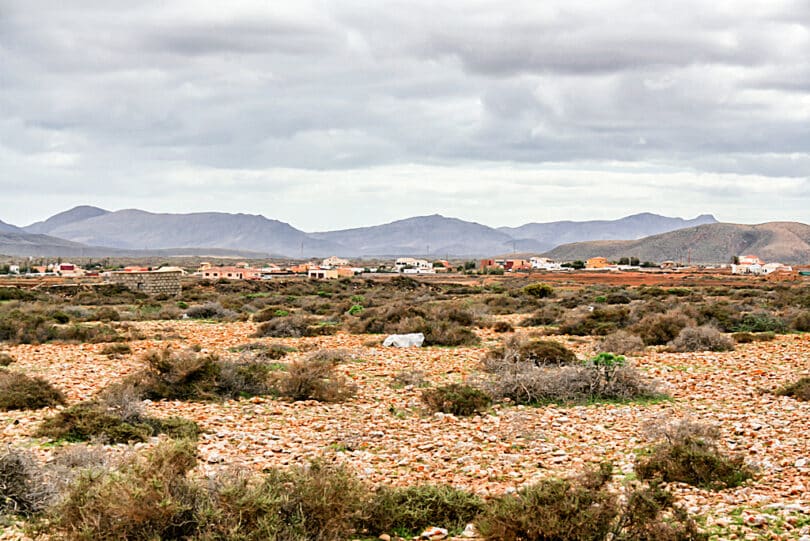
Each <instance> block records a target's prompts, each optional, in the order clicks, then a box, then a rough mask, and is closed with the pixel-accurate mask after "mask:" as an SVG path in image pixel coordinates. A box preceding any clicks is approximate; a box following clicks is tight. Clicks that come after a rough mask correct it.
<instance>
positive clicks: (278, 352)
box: [233, 342, 295, 361]
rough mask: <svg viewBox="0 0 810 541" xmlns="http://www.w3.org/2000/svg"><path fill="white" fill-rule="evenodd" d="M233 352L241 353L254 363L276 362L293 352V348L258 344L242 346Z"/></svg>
mask: <svg viewBox="0 0 810 541" xmlns="http://www.w3.org/2000/svg"><path fill="white" fill-rule="evenodd" d="M233 351H235V352H238V353H241V354H243V355H245V356H246V357H248V358H252V359H253V360H256V361H277V360H279V359H282V358H284V357H286V356H287V354H288V353H291V352H293V351H295V348H292V347H290V346H285V345H284V344H262V343H260V342H256V343H252V344H242V345H241V346H237V347H235V348H233Z"/></svg>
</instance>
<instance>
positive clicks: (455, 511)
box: [363, 485, 484, 538]
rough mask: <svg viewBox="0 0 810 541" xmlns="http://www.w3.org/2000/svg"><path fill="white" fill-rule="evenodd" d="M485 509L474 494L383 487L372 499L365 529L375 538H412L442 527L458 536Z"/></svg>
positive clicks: (430, 487)
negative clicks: (381, 535) (387, 536)
mask: <svg viewBox="0 0 810 541" xmlns="http://www.w3.org/2000/svg"><path fill="white" fill-rule="evenodd" d="M483 508H484V502H483V500H482V499H481V498H480V497H478V496H477V495H475V494H472V493H470V492H467V491H465V490H459V489H457V488H453V487H450V486H445V485H416V486H411V487H402V488H390V487H381V488H379V489H378V490H376V491H375V492H374V494H373V495H372V497H371V501H370V502H369V504H368V506H367V509H366V511H365V517H364V519H363V529H364V530H366V531H368V532H369V533H371V534H372V535H380V534H384V533H387V534H395V535H398V536H400V537H405V538H411V537H415V536H418V535H419V534H420V533H422V531H423V530H424V529H425V528H428V527H430V526H437V525H440V526H442V527H443V528H446V529H447V530H448V531H449V532H450V534H451V535H458V534H460V533H461V531H462V530H463V529H464V527H465V526H466V525H467V524H469V523H470V522H472V521H473V519H475V518H476V517H477V516H478V514H479V513H480V512H481V511H482V509H483Z"/></svg>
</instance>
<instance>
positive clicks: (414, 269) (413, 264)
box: [394, 257, 435, 274]
mask: <svg viewBox="0 0 810 541" xmlns="http://www.w3.org/2000/svg"><path fill="white" fill-rule="evenodd" d="M394 266H395V267H396V269H397V272H402V273H405V274H431V273H433V272H435V271H434V270H433V265H432V264H431V263H430V261H427V260H425V259H414V258H413V257H398V258H397V260H396V262H394Z"/></svg>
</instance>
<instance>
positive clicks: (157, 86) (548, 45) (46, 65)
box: [0, 0, 810, 221]
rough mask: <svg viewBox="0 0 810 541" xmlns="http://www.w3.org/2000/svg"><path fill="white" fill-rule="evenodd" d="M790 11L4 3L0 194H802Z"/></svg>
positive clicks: (803, 128) (747, 6)
mask: <svg viewBox="0 0 810 541" xmlns="http://www.w3.org/2000/svg"><path fill="white" fill-rule="evenodd" d="M808 8H810V5H808V3H807V2H806V1H796V2H767V3H766V2H731V3H727V2H715V3H712V4H707V3H705V2H698V1H697V0H695V1H693V2H684V3H678V4H673V5H672V6H664V5H660V4H650V3H642V2H625V1H608V2H600V3H594V4H593V5H588V6H587V7H582V6H572V5H571V4H570V3H564V2H542V3H539V2H536V1H533V0H532V1H528V0H527V1H525V2H521V1H518V0H515V1H514V2H509V3H507V4H505V3H503V2H494V1H477V2H460V1H459V2H453V1H449V2H442V3H439V4H436V3H435V2H427V1H416V2H415V1H409V2H386V3H368V2H359V1H353V0H345V1H342V2H331V1H314V2H311V3H308V2H301V3H295V4H293V3H290V4H287V3H267V2H263V1H255V2H251V1H243V2H242V1H240V2H233V3H229V4H228V6H227V7H222V6H216V5H215V4H208V3H198V2H192V1H189V2H186V3H182V2H172V3H164V2H157V1H155V2H142V3H141V2H139V3H121V2H101V1H99V2H82V7H81V8H79V7H76V6H75V5H72V4H70V3H63V2H44V1H43V2H35V3H34V2H25V1H22V0H19V1H9V2H4V4H3V6H0V83H2V92H0V110H2V111H3V116H2V118H0V167H2V169H3V171H4V178H0V188H2V189H3V190H4V191H5V190H6V189H7V188H11V187H14V188H15V190H16V191H15V193H21V191H24V188H21V189H17V188H18V187H19V186H25V185H26V184H25V183H28V184H30V185H35V186H47V185H48V183H49V182H50V183H51V184H55V185H59V188H58V189H55V191H58V192H60V193H61V192H64V193H69V192H70V190H71V189H75V190H77V191H80V192H81V193H82V194H83V195H87V196H92V195H93V194H98V197H100V198H102V197H107V196H108V195H110V194H113V195H114V194H115V193H124V192H122V190H124V191H125V192H126V193H127V194H130V195H131V194H134V193H135V192H136V191H137V190H132V189H129V188H127V187H124V185H125V184H126V179H144V180H143V182H148V183H153V182H158V180H156V179H159V178H160V172H161V171H164V170H172V169H175V168H178V167H181V168H183V169H184V170H192V171H197V172H198V175H199V176H200V178H203V177H205V176H206V174H207V173H208V172H211V171H214V172H216V173H217V175H219V174H221V172H222V171H228V170H231V171H234V179H235V180H233V181H232V182H233V185H234V186H241V187H243V189H245V190H254V192H253V193H259V192H258V191H255V190H257V188H256V186H255V185H254V184H251V182H255V181H253V180H251V181H249V180H248V179H245V178H241V177H239V175H238V172H239V171H240V170H256V171H261V170H267V171H274V170H277V169H294V170H299V171H300V173H299V174H300V175H301V176H302V177H303V176H304V173H306V172H307V171H310V170H314V171H327V172H328V171H331V172H334V174H335V175H342V174H343V172H346V171H357V170H364V169H366V168H380V167H382V168H385V167H397V166H398V165H401V164H423V165H430V166H437V167H438V166H440V167H465V168H466V167H470V166H471V165H474V164H476V163H483V162H486V163H498V164H503V165H504V166H508V167H513V168H515V169H520V168H521V167H524V166H525V167H537V168H539V169H544V168H548V167H549V164H563V165H565V164H569V165H570V166H571V167H594V168H595V169H596V170H597V171H595V172H594V173H593V177H595V178H598V177H599V174H598V170H599V168H600V167H602V168H603V170H605V169H606V168H608V167H609V166H608V165H605V164H609V163H610V162H616V161H619V162H624V163H633V164H637V165H638V166H640V167H647V166H649V167H651V168H652V169H655V168H659V169H661V168H665V169H667V170H678V171H685V172H691V173H695V174H700V173H734V174H741V175H762V176H765V177H768V176H772V177H798V178H805V177H806V176H807V171H808V158H807V156H808V153H810V106H808V99H810V68H809V66H810V64H808V62H807V59H806V52H807V50H808V48H810V26H808V20H810V9H808ZM589 164H590V165H589ZM599 164H602V165H599ZM505 176H507V177H508V174H506V173H505ZM217 178H219V177H217ZM240 178H241V180H240ZM265 178H266V180H265V181H263V182H267V183H268V185H269V186H270V189H271V190H272V187H273V186H274V182H280V181H278V180H274V178H275V177H274V176H273V175H272V174H269V175H268V176H267V177H265ZM548 181H549V180H548V179H547V178H546V179H545V180H544V182H548ZM76 182H80V184H79V185H76V184H75V183H76ZM164 182H165V183H166V184H167V185H170V184H171V182H174V181H172V180H171V179H168V180H165V181H164ZM178 182H179V181H178ZM319 182H328V181H327V180H322V181H319ZM386 182H387V180H386V179H385V178H379V180H378V181H377V183H378V184H376V186H377V187H378V188H377V189H379V190H380V193H386V192H385V190H386ZM430 182H431V180H430V179H425V178H414V179H412V180H410V181H409V185H410V186H411V188H412V189H413V190H414V193H413V195H409V196H408V197H409V198H411V197H412V198H413V201H411V199H409V201H411V203H409V205H411V207H415V206H416V205H417V201H419V200H420V198H421V200H423V201H424V200H425V199H426V198H428V197H432V198H433V199H431V201H441V202H442V203H443V204H449V203H448V200H449V199H450V197H449V196H448V199H447V200H445V199H437V196H435V195H429V194H430V193H431V192H430V190H429V189H428V188H429V186H430ZM70 186H79V187H75V188H70ZM170 187H171V186H170ZM345 187H346V188H345V189H347V190H350V189H351V183H347V184H345ZM183 189H185V184H183V183H179V184H178V185H177V190H179V191H182V190H183ZM205 189H208V188H205ZM364 189H365V190H367V191H366V192H364V193H370V192H369V191H368V190H369V189H370V188H369V186H367V185H365V187H364ZM458 189H459V190H461V192H460V193H459V194H458V197H464V196H465V194H466V195H467V196H469V197H471V198H473V199H477V198H479V197H480V195H479V194H478V192H475V191H473V190H472V189H471V188H464V187H463V186H462V185H459V188H458ZM560 189H562V188H560ZM724 189H725V188H724ZM288 190H289V187H288V186H286V185H282V184H281V183H279V186H278V192H279V193H288ZM465 190H467V191H465ZM144 191H149V190H148V189H145V190H144ZM372 191H373V190H372ZM5 193H10V192H8V191H6V192H5ZM318 193H319V192H318V190H317V189H315V190H313V191H312V194H311V195H312V196H313V197H314V198H315V199H314V201H315V203H314V204H315V205H316V206H317V205H320V208H324V207H325V206H327V205H328V204H329V201H328V200H325V199H324V200H322V201H320V202H319V200H318V199H317V197H318ZM374 193H377V192H374ZM710 195H711V194H710ZM133 197H134V195H133ZM368 197H369V199H368V201H373V204H375V205H378V206H379V207H380V208H381V209H382V208H384V207H385V204H384V203H383V202H381V201H379V200H377V199H373V198H371V197H370V196H368ZM512 197H515V196H512ZM484 199H485V200H486V198H484ZM208 200H209V201H211V202H212V203H214V204H216V203H217V199H216V198H209V199H208ZM87 202H89V203H92V201H87ZM563 203H564V202H563V201H560V202H559V204H561V205H562V204H563ZM616 204H619V203H616ZM388 205H390V208H392V209H393V208H395V205H396V203H388ZM411 207H409V208H411ZM476 208H477V207H476ZM572 208H576V205H573V206H572ZM430 210H431V211H441V210H442V209H440V208H431V209H430ZM479 210H480V209H479ZM642 210H643V209H642ZM710 210H711V209H706V208H704V207H701V208H699V209H696V211H697V212H703V211H710ZM380 212H381V213H382V212H383V210H380ZM388 212H389V213H395V212H394V211H393V210H389V211H388ZM395 214H396V213H395ZM397 215H399V214H397ZM0 219H4V216H2V215H0ZM290 221H294V220H290Z"/></svg>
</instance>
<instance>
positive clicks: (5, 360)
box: [0, 353, 15, 366]
mask: <svg viewBox="0 0 810 541" xmlns="http://www.w3.org/2000/svg"><path fill="white" fill-rule="evenodd" d="M14 361H15V359H14V357H12V356H11V355H9V354H8V353H0V366H8V365H10V364H11V363H13V362H14Z"/></svg>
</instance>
